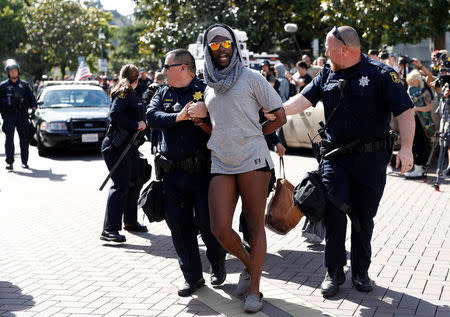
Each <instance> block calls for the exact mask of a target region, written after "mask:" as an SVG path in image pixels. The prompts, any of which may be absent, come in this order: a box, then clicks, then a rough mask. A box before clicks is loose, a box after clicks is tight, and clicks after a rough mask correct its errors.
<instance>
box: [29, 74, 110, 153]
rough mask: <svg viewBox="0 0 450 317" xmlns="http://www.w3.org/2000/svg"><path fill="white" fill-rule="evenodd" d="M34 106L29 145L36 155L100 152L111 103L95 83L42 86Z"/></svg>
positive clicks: (54, 83) (47, 83) (57, 82)
mask: <svg viewBox="0 0 450 317" xmlns="http://www.w3.org/2000/svg"><path fill="white" fill-rule="evenodd" d="M37 103H38V109H37V110H36V112H35V114H34V118H33V119H32V122H33V127H34V129H35V133H34V136H33V140H32V144H33V143H34V144H33V145H37V148H38V153H39V155H41V156H45V155H47V154H48V153H49V151H50V150H51V149H52V148H74V147H96V148H100V144H101V142H102V140H103V138H104V137H105V134H106V130H107V128H108V125H109V121H108V112H109V105H110V99H109V97H108V95H107V94H106V93H105V92H104V91H103V89H102V88H101V87H100V86H99V83H98V82H97V81H79V82H73V81H51V82H44V87H43V89H41V92H40V93H39V95H38V98H37Z"/></svg>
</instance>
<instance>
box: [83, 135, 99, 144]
mask: <svg viewBox="0 0 450 317" xmlns="http://www.w3.org/2000/svg"><path fill="white" fill-rule="evenodd" d="M81 142H83V143H91V142H98V134H97V133H86V134H82V135H81Z"/></svg>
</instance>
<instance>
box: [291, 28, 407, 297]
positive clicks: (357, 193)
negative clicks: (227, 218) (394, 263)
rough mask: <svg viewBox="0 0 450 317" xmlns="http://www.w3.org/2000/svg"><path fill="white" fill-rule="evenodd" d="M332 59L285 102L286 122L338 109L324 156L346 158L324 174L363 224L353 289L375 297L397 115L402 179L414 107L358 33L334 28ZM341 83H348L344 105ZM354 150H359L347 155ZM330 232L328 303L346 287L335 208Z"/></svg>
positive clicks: (354, 245) (341, 223)
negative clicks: (379, 226)
mask: <svg viewBox="0 0 450 317" xmlns="http://www.w3.org/2000/svg"><path fill="white" fill-rule="evenodd" d="M326 56H327V57H328V58H329V59H330V61H331V63H330V64H326V65H325V66H324V68H323V69H322V71H321V72H320V73H319V74H318V75H317V76H316V77H315V78H314V79H313V81H312V82H311V83H310V84H309V85H307V86H306V87H305V88H304V89H303V90H302V92H301V94H299V95H296V96H295V97H293V98H291V99H289V100H288V101H287V102H285V106H284V107H285V110H286V114H295V113H298V112H301V111H303V110H305V109H306V108H308V107H310V106H311V105H315V104H316V103H317V102H318V101H319V100H322V101H323V104H324V109H325V118H326V119H329V118H330V115H331V113H332V111H333V109H334V108H335V107H336V106H337V105H338V104H340V107H339V108H338V109H337V111H336V112H335V114H334V119H333V121H331V122H330V125H329V126H328V128H327V129H326V131H325V135H326V138H327V140H325V141H322V144H323V145H326V146H323V147H322V148H321V152H322V150H323V151H324V152H323V154H325V153H327V152H330V151H332V150H334V149H337V148H339V151H340V153H341V154H338V155H336V156H334V157H332V158H329V159H323V160H322V162H321V165H320V170H321V173H322V177H323V183H324V185H325V188H326V190H327V191H328V192H330V193H331V194H333V195H334V196H336V197H337V198H340V200H342V201H343V202H345V203H347V204H348V205H350V206H351V208H352V213H351V214H352V217H357V220H359V223H360V230H357V229H356V226H355V224H356V222H354V223H353V226H352V233H351V267H352V282H353V285H354V286H355V288H356V289H357V290H358V291H362V292H369V291H371V290H372V288H373V281H371V280H370V278H369V276H368V274H367V272H368V269H369V265H370V258H371V247H370V240H371V237H372V232H373V227H374V223H373V217H375V215H376V212H377V209H378V204H379V202H380V199H381V196H382V194H383V190H384V186H385V182H386V166H387V163H388V161H389V153H388V152H389V150H388V147H389V144H388V143H389V142H387V135H388V131H389V121H390V118H391V112H392V113H393V114H394V116H395V117H396V118H397V121H398V125H399V130H400V136H401V149H400V151H399V152H398V155H397V167H398V166H399V164H400V163H401V165H402V166H401V172H402V173H404V172H406V171H407V170H409V169H411V167H412V164H413V155H412V141H413V135H414V116H413V112H412V110H411V108H412V107H413V104H412V102H411V100H410V98H409V97H408V95H407V93H406V90H405V89H404V88H403V86H402V84H401V82H400V79H399V77H398V75H397V73H396V72H395V71H394V70H393V69H392V68H391V67H389V66H387V65H385V64H383V63H381V62H379V61H376V60H373V59H370V58H368V57H367V55H364V54H361V51H360V42H359V37H358V34H357V33H356V31H355V30H354V29H353V28H351V27H349V26H342V27H339V28H338V27H334V28H333V29H332V30H331V31H330V32H329V33H328V34H327V37H326ZM339 80H344V81H345V82H346V86H345V88H344V90H343V91H342V93H343V95H342V99H341V100H340V94H341V91H340V90H339ZM341 87H342V86H341ZM348 144H353V146H352V147H350V146H348V147H347V148H346V150H345V151H343V149H344V148H345V146H346V145H348ZM325 226H326V247H325V261H324V262H325V266H326V267H327V272H326V275H325V279H324V281H323V282H322V284H321V292H322V295H323V296H324V297H329V296H333V295H335V294H336V293H337V292H338V290H339V285H341V284H343V283H344V281H345V274H344V271H343V267H344V265H346V262H347V257H346V250H345V234H346V226H347V219H346V216H345V214H344V213H342V212H341V211H339V209H338V208H336V207H335V206H333V205H331V204H329V205H328V206H327V210H326V215H325Z"/></svg>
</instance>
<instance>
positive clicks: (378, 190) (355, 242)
mask: <svg viewBox="0 0 450 317" xmlns="http://www.w3.org/2000/svg"><path fill="white" fill-rule="evenodd" d="M388 159H389V157H388V153H387V151H386V150H381V151H378V152H375V153H359V154H352V155H345V156H344V158H342V159H341V158H339V159H333V160H324V161H322V164H321V172H322V179H323V183H324V185H325V188H326V190H327V191H328V192H330V193H331V194H333V195H334V196H336V197H338V198H340V199H341V200H342V201H343V202H345V203H347V204H349V205H350V206H351V207H352V214H353V217H358V219H359V222H360V224H361V231H360V232H356V230H354V228H353V227H352V230H351V257H350V258H351V266H352V273H353V274H356V273H367V271H368V269H369V266H370V262H371V260H370V259H371V255H372V251H371V239H372V233H373V228H374V223H373V218H374V217H375V215H376V213H377V210H378V205H379V202H380V200H381V197H382V195H383V191H384V186H385V183H386V166H387V162H388ZM325 228H326V246H325V259H324V260H325V261H324V262H325V263H324V265H325V266H326V267H328V268H339V267H343V266H345V265H346V263H347V253H346V250H345V239H346V229H347V216H346V215H345V214H344V213H342V212H341V211H340V210H339V209H337V208H336V207H335V206H333V205H332V204H328V205H327V209H326V214H325Z"/></svg>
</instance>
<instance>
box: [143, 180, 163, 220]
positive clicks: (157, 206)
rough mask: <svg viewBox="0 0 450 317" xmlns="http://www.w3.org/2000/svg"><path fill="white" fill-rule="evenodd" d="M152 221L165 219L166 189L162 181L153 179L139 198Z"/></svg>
mask: <svg viewBox="0 0 450 317" xmlns="http://www.w3.org/2000/svg"><path fill="white" fill-rule="evenodd" d="M138 207H139V208H142V210H143V211H144V213H145V215H146V216H147V218H148V220H149V221H150V222H160V221H162V220H164V219H165V215H166V211H165V208H164V189H163V182H162V181H157V180H155V181H152V182H151V183H150V184H149V185H148V186H147V187H146V188H145V189H144V190H143V192H142V194H141V196H140V197H139V200H138Z"/></svg>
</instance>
